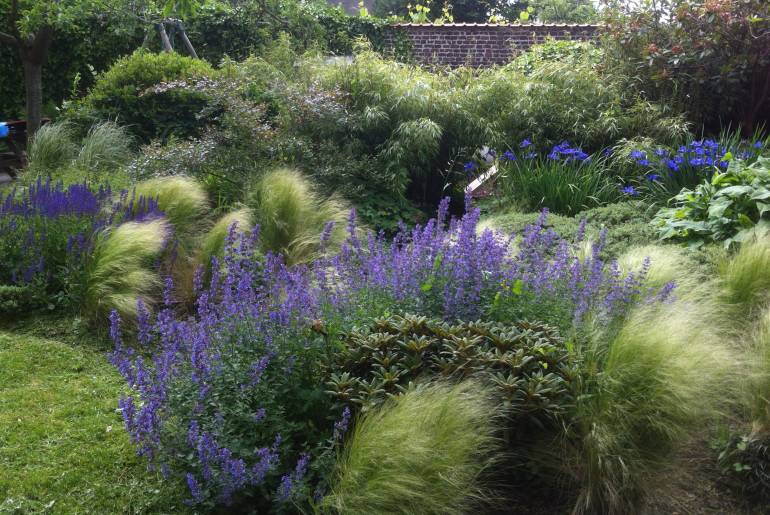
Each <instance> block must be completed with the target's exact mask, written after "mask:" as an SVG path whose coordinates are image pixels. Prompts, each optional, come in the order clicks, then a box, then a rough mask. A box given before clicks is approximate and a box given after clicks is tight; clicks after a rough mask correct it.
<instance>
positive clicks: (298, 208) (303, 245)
mask: <svg viewBox="0 0 770 515" xmlns="http://www.w3.org/2000/svg"><path fill="white" fill-rule="evenodd" d="M246 205H247V206H248V207H249V208H250V209H251V212H252V214H253V218H252V222H253V223H254V225H257V224H258V225H259V226H260V244H261V246H262V249H263V250H264V251H273V252H280V253H282V254H283V255H284V256H285V258H286V260H287V262H288V263H290V264H291V263H299V262H305V261H308V260H310V259H312V258H313V256H314V255H315V253H316V252H317V250H318V249H319V247H320V246H321V243H322V242H321V237H322V233H324V228H325V227H326V225H327V224H328V223H329V222H336V224H335V225H336V226H337V227H336V228H335V229H333V230H332V232H331V233H330V234H327V235H324V237H327V236H328V237H329V238H331V240H332V243H334V242H339V241H341V240H342V239H343V238H344V220H346V218H347V215H348V209H347V208H346V206H345V205H344V204H343V203H342V202H341V201H340V200H338V199H336V198H333V197H332V198H326V199H324V198H322V197H320V196H319V195H318V194H317V193H316V192H315V191H313V188H312V186H311V184H310V182H309V181H308V180H307V179H305V178H304V177H302V175H301V174H300V173H299V172H297V171H294V170H288V169H281V170H276V171H274V172H271V173H268V174H267V175H265V176H264V177H262V178H261V179H260V180H259V181H257V183H256V184H255V185H254V186H253V187H252V188H251V190H250V191H249V193H248V195H247V198H246ZM325 243H328V242H325Z"/></svg>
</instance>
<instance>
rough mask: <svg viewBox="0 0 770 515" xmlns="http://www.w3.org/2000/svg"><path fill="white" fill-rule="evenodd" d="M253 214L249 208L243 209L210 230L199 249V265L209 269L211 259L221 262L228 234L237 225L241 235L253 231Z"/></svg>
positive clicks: (228, 214)
mask: <svg viewBox="0 0 770 515" xmlns="http://www.w3.org/2000/svg"><path fill="white" fill-rule="evenodd" d="M252 219H253V216H252V213H251V211H250V210H249V209H248V208H241V209H238V210H236V211H231V212H230V213H227V214H225V215H224V216H222V217H221V218H220V219H219V220H217V221H216V223H215V224H214V225H213V226H212V227H211V229H209V231H208V232H207V233H206V234H205V235H204V236H203V238H202V240H201V244H200V248H199V249H198V254H197V259H196V261H197V264H200V265H204V266H205V267H208V266H209V265H210V264H211V258H217V260H221V259H222V258H223V257H224V254H225V242H226V241H227V237H228V234H229V233H230V231H231V230H232V228H233V224H235V226H236V228H235V230H236V231H238V232H240V233H247V232H249V231H251V229H252V226H251V220H252Z"/></svg>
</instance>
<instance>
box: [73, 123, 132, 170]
mask: <svg viewBox="0 0 770 515" xmlns="http://www.w3.org/2000/svg"><path fill="white" fill-rule="evenodd" d="M130 157H131V135H130V134H129V133H128V130H127V129H126V128H125V127H119V126H118V125H117V124H115V123H114V122H100V123H97V124H96V125H94V126H92V127H91V128H90V129H88V134H86V137H85V138H83V141H82V143H81V147H80V150H79V151H78V155H77V157H76V158H75V160H74V162H73V164H72V165H73V166H74V167H75V168H76V169H79V170H85V171H87V172H91V173H92V174H93V173H97V172H100V171H101V172H104V171H111V170H117V169H118V168H120V167H121V166H123V165H125V164H126V163H127V162H128V161H129V159H130ZM95 178H96V177H91V180H92V182H99V181H98V180H94V179H95ZM99 178H102V177H99Z"/></svg>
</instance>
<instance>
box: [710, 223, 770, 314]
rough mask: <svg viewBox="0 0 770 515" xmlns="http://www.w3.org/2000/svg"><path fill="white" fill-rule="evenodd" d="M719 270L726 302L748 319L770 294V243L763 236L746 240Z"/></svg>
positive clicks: (723, 260)
mask: <svg viewBox="0 0 770 515" xmlns="http://www.w3.org/2000/svg"><path fill="white" fill-rule="evenodd" d="M718 270H719V275H720V277H721V281H722V295H723V298H724V301H725V302H726V303H727V304H728V305H729V306H730V307H731V308H732V309H733V310H734V311H735V312H736V313H737V314H741V315H742V316H743V319H744V320H745V317H746V314H747V313H748V314H750V313H751V312H752V311H754V310H756V308H757V307H759V305H760V304H762V303H763V302H764V301H765V300H766V299H767V298H768V293H770V243H768V242H767V240H766V239H764V238H756V239H753V240H751V241H748V242H746V243H744V244H743V245H741V247H740V249H739V250H738V251H737V252H736V253H735V254H734V255H733V256H731V257H730V256H728V257H725V258H723V259H722V260H721V262H720V263H719V266H718Z"/></svg>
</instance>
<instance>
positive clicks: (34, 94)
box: [24, 60, 43, 140]
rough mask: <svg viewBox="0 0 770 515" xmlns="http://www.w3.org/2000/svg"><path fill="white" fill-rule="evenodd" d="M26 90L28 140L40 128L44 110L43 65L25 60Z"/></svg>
mask: <svg viewBox="0 0 770 515" xmlns="http://www.w3.org/2000/svg"><path fill="white" fill-rule="evenodd" d="M24 90H25V92H26V95H27V139H28V140H31V139H32V136H34V134H35V132H37V130H38V129H39V128H40V123H41V120H42V117H43V115H42V110H43V64H42V63H36V62H32V61H28V60H24Z"/></svg>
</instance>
